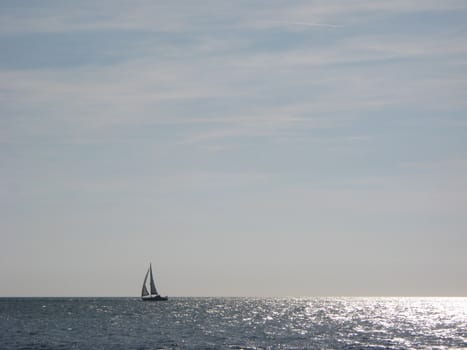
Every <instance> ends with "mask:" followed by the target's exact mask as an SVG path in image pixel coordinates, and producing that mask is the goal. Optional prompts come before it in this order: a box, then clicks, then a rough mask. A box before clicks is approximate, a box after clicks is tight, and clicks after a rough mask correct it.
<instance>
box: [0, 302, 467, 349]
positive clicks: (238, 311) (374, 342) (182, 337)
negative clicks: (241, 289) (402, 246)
mask: <svg viewBox="0 0 467 350" xmlns="http://www.w3.org/2000/svg"><path fill="white" fill-rule="evenodd" d="M454 348H456V349H461V348H464V349H466V348H467V298H270V299H269V298H268V299H265V298H171V299H169V301H167V302H142V301H140V300H139V299H137V298H2V299H0V349H6V350H7V349H141V350H142V349H454Z"/></svg>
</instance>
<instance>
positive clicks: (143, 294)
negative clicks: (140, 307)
mask: <svg viewBox="0 0 467 350" xmlns="http://www.w3.org/2000/svg"><path fill="white" fill-rule="evenodd" d="M149 270H150V269H148V272H146V276H144V282H143V289H142V290H141V296H142V297H144V296H146V295H149V292H148V289H147V288H146V281H147V280H148V275H149ZM151 278H152V273H151Z"/></svg>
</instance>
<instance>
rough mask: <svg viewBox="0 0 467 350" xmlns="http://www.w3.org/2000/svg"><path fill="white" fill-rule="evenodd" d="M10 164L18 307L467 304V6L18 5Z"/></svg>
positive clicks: (6, 128) (8, 111) (3, 54)
mask: <svg viewBox="0 0 467 350" xmlns="http://www.w3.org/2000/svg"><path fill="white" fill-rule="evenodd" d="M0 167H1V169H0V209H1V210H0V225H1V227H0V235H1V236H0V238H1V245H0V280H1V281H2V283H0V296H12V295H23V296H32V295H117V296H118V295H138V293H139V290H140V284H141V282H142V279H143V277H144V273H145V270H146V268H147V264H148V262H149V261H152V262H153V265H154V270H155V272H156V274H157V276H156V278H157V281H158V283H159V285H160V289H161V291H162V293H164V294H169V295H187V296H188V295H258V296H267V295H270V296H286V295H294V296H303V295H464V296H466V295H467V280H466V279H465V276H466V273H467V254H465V249H466V247H467V2H465V1H430V0H423V1H422V0H413V1H398V0H396V1H382V0H381V1H378V0H376V1H370V0H359V1H279V0H276V1H274V0H272V1H271V0H268V1H214V0H213V1H188V0H186V1H149V0H148V1H144V0H143V1H115V0H112V1H110V0H109V1H99V2H95V1H79V2H76V1H0ZM30 282H32V286H31V284H30Z"/></svg>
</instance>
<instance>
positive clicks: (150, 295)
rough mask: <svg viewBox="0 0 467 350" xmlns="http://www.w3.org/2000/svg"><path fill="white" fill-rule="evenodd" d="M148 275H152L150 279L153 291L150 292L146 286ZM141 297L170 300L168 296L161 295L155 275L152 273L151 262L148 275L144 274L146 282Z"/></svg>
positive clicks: (151, 299)
mask: <svg viewBox="0 0 467 350" xmlns="http://www.w3.org/2000/svg"><path fill="white" fill-rule="evenodd" d="M148 276H151V279H150V283H149V284H150V289H151V293H149V292H148V289H147V288H146V282H147V281H148ZM141 299H142V300H143V301H165V300H168V299H169V298H168V297H163V296H161V295H160V294H159V293H158V292H157V289H156V284H155V283H154V277H153V275H152V266H151V263H149V269H148V272H146V276H144V282H143V290H142V291H141Z"/></svg>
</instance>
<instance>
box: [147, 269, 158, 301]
mask: <svg viewBox="0 0 467 350" xmlns="http://www.w3.org/2000/svg"><path fill="white" fill-rule="evenodd" d="M149 271H150V272H151V295H158V294H159V293H157V289H156V284H155V283H154V277H153V276H152V266H151V264H149Z"/></svg>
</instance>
